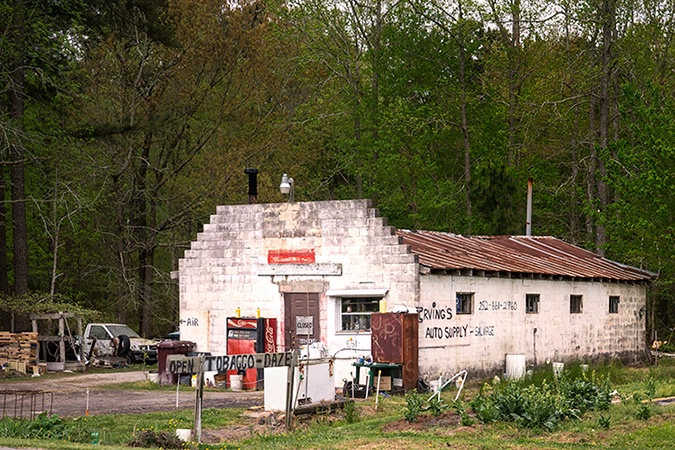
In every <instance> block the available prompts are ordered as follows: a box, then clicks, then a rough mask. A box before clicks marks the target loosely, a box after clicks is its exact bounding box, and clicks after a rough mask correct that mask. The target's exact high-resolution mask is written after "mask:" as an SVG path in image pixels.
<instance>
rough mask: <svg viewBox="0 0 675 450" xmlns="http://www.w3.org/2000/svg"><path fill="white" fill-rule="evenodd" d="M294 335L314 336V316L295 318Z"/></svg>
mask: <svg viewBox="0 0 675 450" xmlns="http://www.w3.org/2000/svg"><path fill="white" fill-rule="evenodd" d="M295 334H296V335H298V334H304V335H307V336H309V335H312V334H314V316H295Z"/></svg>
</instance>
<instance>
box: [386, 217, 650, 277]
mask: <svg viewBox="0 0 675 450" xmlns="http://www.w3.org/2000/svg"><path fill="white" fill-rule="evenodd" d="M396 234H397V235H399V236H400V237H401V238H402V240H403V243H404V244H407V245H409V246H410V250H411V252H412V253H414V254H416V255H418V258H419V262H420V264H421V265H423V266H427V267H428V268H430V269H432V270H459V271H483V272H487V273H499V274H503V273H505V274H512V275H513V274H515V275H518V276H521V275H543V276H562V277H570V278H576V279H600V280H607V281H625V282H646V281H649V280H651V279H654V278H656V274H654V273H651V272H649V271H646V270H642V269H637V268H635V267H630V266H626V265H624V264H620V263H617V262H614V261H611V260H609V259H605V258H602V257H600V256H598V255H596V254H595V253H593V252H589V251H587V250H584V249H582V248H579V247H576V246H574V245H571V244H568V243H566V242H564V241H561V240H560V239H556V238H554V237H550V236H469V237H467V236H460V235H456V234H451V233H442V232H437V231H410V230H396Z"/></svg>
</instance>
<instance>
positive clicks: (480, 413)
mask: <svg viewBox="0 0 675 450" xmlns="http://www.w3.org/2000/svg"><path fill="white" fill-rule="evenodd" d="M555 380H556V381H555V383H554V384H550V383H548V381H547V380H546V379H542V380H541V381H538V382H534V383H533V382H525V381H513V380H510V381H507V382H506V383H502V384H500V385H499V386H497V387H495V388H493V387H491V386H489V385H485V386H484V387H483V389H482V390H481V393H480V395H479V396H478V397H476V398H474V399H473V400H472V402H471V407H472V408H473V410H474V411H475V412H476V416H477V417H478V419H479V420H480V421H481V422H483V423H491V422H496V421H506V422H515V423H516V424H517V425H518V426H520V427H523V428H539V429H547V430H554V429H556V428H558V427H559V426H560V424H561V422H562V421H563V420H565V419H579V418H580V417H581V415H582V414H583V413H584V412H586V411H591V410H600V411H604V410H607V409H608V408H609V405H610V403H611V395H610V385H609V380H608V378H607V377H601V376H596V375H595V372H593V373H591V375H590V376H587V375H586V372H583V371H582V372H580V373H579V374H578V375H577V376H576V377H575V376H572V375H571V374H570V372H563V373H562V374H561V375H560V376H559V377H558V378H556V379H555Z"/></svg>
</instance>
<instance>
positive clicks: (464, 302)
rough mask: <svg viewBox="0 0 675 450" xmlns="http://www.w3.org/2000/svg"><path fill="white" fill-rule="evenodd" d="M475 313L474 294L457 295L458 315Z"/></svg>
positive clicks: (463, 293) (461, 293)
mask: <svg viewBox="0 0 675 450" xmlns="http://www.w3.org/2000/svg"><path fill="white" fill-rule="evenodd" d="M472 313H473V293H467V292H458V293H457V314H472Z"/></svg>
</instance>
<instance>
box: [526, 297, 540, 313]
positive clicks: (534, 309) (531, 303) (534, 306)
mask: <svg viewBox="0 0 675 450" xmlns="http://www.w3.org/2000/svg"><path fill="white" fill-rule="evenodd" d="M525 312H526V313H527V314H539V294H526V295H525Z"/></svg>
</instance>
